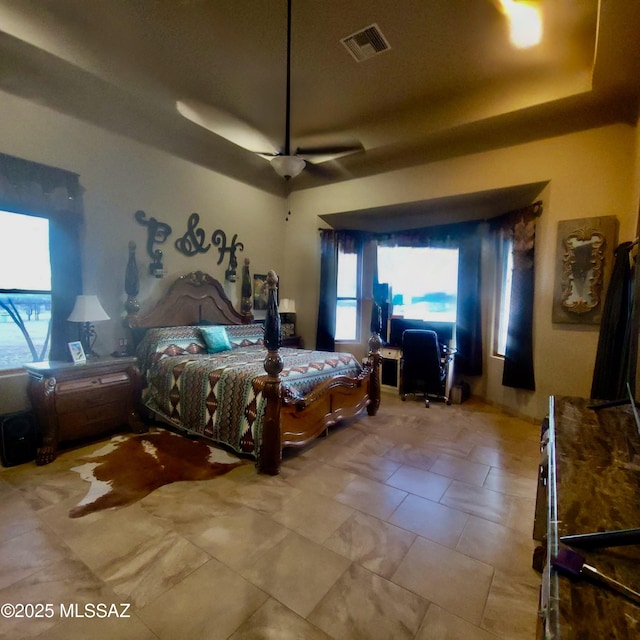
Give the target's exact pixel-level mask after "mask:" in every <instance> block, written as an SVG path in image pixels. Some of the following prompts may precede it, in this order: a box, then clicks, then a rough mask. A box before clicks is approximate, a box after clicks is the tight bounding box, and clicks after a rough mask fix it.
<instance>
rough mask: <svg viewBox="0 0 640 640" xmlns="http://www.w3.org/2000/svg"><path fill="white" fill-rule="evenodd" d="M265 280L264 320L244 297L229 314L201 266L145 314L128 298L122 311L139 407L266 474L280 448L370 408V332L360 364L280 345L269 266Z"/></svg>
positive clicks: (373, 356) (374, 390) (373, 370)
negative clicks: (138, 378) (132, 346)
mask: <svg viewBox="0 0 640 640" xmlns="http://www.w3.org/2000/svg"><path fill="white" fill-rule="evenodd" d="M243 278H248V269H246V270H245V273H244V274H243ZM243 284H247V283H243ZM267 286H268V302H267V310H266V318H265V321H264V326H263V325H262V324H257V323H253V322H252V320H253V316H252V312H251V305H250V301H248V300H247V299H246V296H244V295H243V299H242V304H241V309H242V311H241V312H238V311H236V310H235V309H234V307H233V305H232V304H231V302H230V300H229V299H228V297H227V295H226V293H225V291H224V288H223V287H222V285H221V284H220V283H219V282H218V281H217V280H216V279H215V278H213V277H211V276H210V275H208V274H206V273H203V272H201V271H195V272H192V273H189V274H186V275H184V276H181V277H179V278H178V279H177V280H176V281H175V282H174V283H173V284H172V285H171V286H170V287H169V289H168V290H167V293H166V294H165V296H164V297H163V298H162V299H161V300H160V301H159V302H158V303H157V304H156V305H155V306H154V307H153V309H151V310H150V311H149V312H148V313H145V314H140V312H139V305H138V304H137V300H132V299H131V296H130V297H129V299H128V300H127V303H126V304H125V308H126V310H127V323H128V325H129V327H130V328H131V330H132V332H133V335H134V342H135V343H136V345H137V346H136V355H137V356H138V363H139V367H140V371H141V374H142V378H143V381H144V389H143V391H142V405H143V409H144V412H145V413H146V414H148V415H149V414H151V415H152V416H153V417H155V418H156V419H158V420H160V421H163V422H165V423H167V424H170V425H172V426H173V427H176V428H178V429H181V430H184V431H187V432H189V433H193V434H197V435H199V436H202V437H205V438H208V439H210V440H213V441H215V442H217V443H219V444H221V445H224V446H225V447H228V448H231V449H232V450H233V451H235V452H237V453H238V454H241V455H248V456H252V457H253V458H255V460H256V466H257V468H258V470H259V471H260V472H263V473H267V474H272V475H275V474H277V473H278V472H279V468H280V464H281V461H282V451H283V449H284V448H286V447H304V446H306V445H308V444H309V443H310V442H311V441H312V440H314V439H315V438H317V437H318V436H319V435H321V434H322V433H324V432H325V431H326V430H327V429H328V428H329V427H331V426H332V425H335V424H336V423H338V422H340V421H342V420H345V419H347V418H351V417H354V416H356V415H358V414H360V413H362V412H364V411H365V410H366V411H367V413H368V414H369V415H370V416H373V415H375V414H376V413H377V411H378V408H379V405H380V377H379V371H380V366H379V365H380V339H379V337H378V335H377V334H373V335H372V336H371V339H370V340H369V354H368V355H367V357H366V358H365V359H364V361H363V362H358V361H357V360H356V358H355V357H354V356H353V355H351V354H348V353H330V352H323V351H314V350H303V349H290V348H280V343H281V337H280V329H281V327H280V316H279V313H278V308H277V303H276V300H277V276H276V274H275V273H274V272H269V274H268V276H267ZM246 290H247V288H246V287H245V286H243V291H246ZM249 291H250V287H249Z"/></svg>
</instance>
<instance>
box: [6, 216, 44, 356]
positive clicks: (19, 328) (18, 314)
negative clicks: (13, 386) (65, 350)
mask: <svg viewBox="0 0 640 640" xmlns="http://www.w3.org/2000/svg"><path fill="white" fill-rule="evenodd" d="M50 323H51V264H50V261H49V221H48V220H47V219H46V218H40V217H36V216H28V215H23V214H19V213H12V212H8V211H0V369H15V368H19V367H21V366H22V365H23V364H24V363H26V362H34V361H38V360H46V359H47V356H48V353H49V336H50Z"/></svg>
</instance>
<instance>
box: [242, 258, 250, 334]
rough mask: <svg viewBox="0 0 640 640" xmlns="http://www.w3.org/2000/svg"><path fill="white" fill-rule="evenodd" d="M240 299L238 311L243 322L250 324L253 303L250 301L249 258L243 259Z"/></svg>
mask: <svg viewBox="0 0 640 640" xmlns="http://www.w3.org/2000/svg"><path fill="white" fill-rule="evenodd" d="M240 292H241V296H242V300H241V302H240V313H241V314H242V317H243V322H244V323H245V324H251V323H252V322H253V313H251V309H252V308H253V304H252V302H251V298H252V295H251V276H250V275H249V258H245V259H244V266H243V267H242V288H241V290H240Z"/></svg>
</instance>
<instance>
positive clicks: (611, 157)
mask: <svg viewBox="0 0 640 640" xmlns="http://www.w3.org/2000/svg"><path fill="white" fill-rule="evenodd" d="M0 100H1V103H0V104H2V107H1V114H2V117H1V118H0V140H2V144H1V148H0V151H2V152H4V153H8V154H11V155H16V156H20V157H23V158H27V159H30V160H34V161H37V162H43V163H46V164H51V165H55V166H59V167H62V168H65V169H68V170H71V171H75V172H77V173H79V174H80V179H81V183H82V185H83V186H84V188H85V189H86V193H85V196H84V201H85V211H86V229H85V245H84V255H83V272H84V273H83V275H84V283H85V292H87V293H97V294H98V296H99V297H100V299H101V301H102V302H103V305H104V307H105V309H106V310H107V313H109V315H110V316H111V317H112V318H113V320H111V321H110V322H107V323H101V324H100V325H99V326H98V331H99V335H100V342H99V344H98V345H97V350H98V351H99V352H101V353H107V352H110V351H111V350H113V349H114V348H115V346H116V345H117V341H118V338H119V337H121V336H122V335H124V330H123V328H122V326H121V323H120V315H121V310H122V302H123V300H124V294H123V291H122V290H123V282H124V270H125V265H126V260H127V243H128V241H129V240H134V241H136V243H137V244H138V251H137V258H138V265H139V269H140V273H141V280H142V282H141V292H140V296H139V298H140V301H141V302H142V304H143V307H144V306H145V303H146V304H147V305H148V304H149V303H150V302H152V301H153V300H155V299H157V297H158V296H159V295H160V293H161V291H162V290H164V288H165V287H166V286H167V285H168V284H169V282H170V281H171V280H172V278H173V277H175V276H176V275H179V274H181V273H186V272H188V271H191V270H194V269H202V270H204V271H207V272H209V273H211V274H212V275H214V276H215V277H218V278H219V279H220V280H222V279H223V277H224V269H225V268H226V261H225V262H224V263H223V264H222V265H220V266H217V265H216V262H217V254H214V253H213V249H212V250H211V251H210V252H209V253H208V254H205V255H204V256H200V257H194V258H187V257H185V256H182V255H181V254H179V253H178V252H177V251H176V250H175V248H173V246H172V242H169V243H168V244H166V245H165V246H164V247H163V249H164V254H165V266H166V268H167V270H168V276H167V278H165V279H163V280H154V279H152V278H151V277H150V276H148V274H147V271H146V269H147V265H148V262H149V260H148V258H147V256H146V255H145V250H144V245H145V240H146V234H145V229H144V228H143V227H141V226H140V225H138V224H137V223H136V222H135V221H134V219H133V213H134V212H135V211H136V210H138V209H143V210H144V211H146V212H147V214H148V216H154V217H156V218H157V219H158V220H161V221H165V222H168V223H169V224H171V225H172V227H173V230H174V233H173V235H172V238H171V241H172V240H174V239H175V238H176V237H177V236H178V235H182V233H183V231H184V230H185V229H186V220H187V218H188V216H189V215H190V214H191V213H192V212H194V211H196V212H198V213H199V214H200V216H201V226H202V227H203V228H204V229H205V230H206V231H207V234H211V233H212V232H213V231H214V230H215V229H218V228H221V229H223V230H224V231H225V233H226V234H227V236H229V237H231V236H233V234H234V233H237V234H238V239H239V240H240V241H241V242H243V243H244V247H245V249H244V252H242V253H239V254H238V257H239V259H240V260H239V261H240V262H241V261H242V259H243V258H244V257H249V258H250V259H251V266H252V271H253V272H258V273H264V272H266V271H267V270H268V269H271V268H274V269H275V270H276V271H278V273H279V274H280V275H281V278H282V291H281V293H282V296H283V297H288V298H294V299H295V300H296V306H297V312H298V324H299V329H300V333H301V334H302V336H303V338H304V339H305V343H306V345H307V346H309V347H313V346H314V343H315V328H316V318H317V308H318V285H319V241H318V231H317V230H318V228H319V227H322V226H325V225H324V224H321V222H322V221H321V220H320V219H319V218H318V216H319V215H321V214H326V213H336V212H340V211H349V210H356V209H358V210H359V209H363V208H366V207H378V206H382V205H385V204H391V203H397V202H411V201H416V200H424V199H430V198H440V197H444V196H449V195H456V194H465V193H472V192H476V191H484V190H486V189H493V188H502V187H509V186H514V185H518V184H525V183H531V182H538V181H549V185H548V186H547V188H546V189H545V191H544V192H543V194H542V197H543V199H544V205H545V210H544V213H543V215H542V217H541V219H540V221H539V224H538V227H537V237H536V283H535V287H536V292H535V319H534V358H535V368H536V379H537V391H536V392H535V393H531V392H523V391H516V390H513V389H508V388H505V387H502V385H501V374H502V366H501V361H500V360H498V359H495V358H492V357H491V356H490V330H489V325H490V321H491V314H490V309H491V305H492V302H493V301H492V291H493V270H492V267H491V264H490V260H486V261H485V269H484V271H483V291H484V293H483V298H484V317H483V322H484V326H485V342H486V344H485V358H486V367H485V371H486V374H485V376H484V377H483V378H482V380H476V381H473V385H474V391H475V392H476V393H478V394H479V395H482V396H484V397H486V399H487V400H489V401H490V402H494V403H496V404H499V405H501V406H504V407H506V408H508V409H510V410H511V411H514V412H517V413H519V414H522V415H527V416H530V417H532V418H539V417H542V416H543V415H544V414H545V413H546V410H547V405H548V396H549V395H550V394H568V395H582V396H584V395H588V394H589V390H590V386H591V376H592V371H593V363H594V359H595V351H596V346H597V330H594V329H593V328H591V327H588V328H580V327H576V326H574V325H553V324H552V323H551V304H552V296H553V282H554V280H553V279H554V262H555V255H554V254H555V243H556V229H557V222H558V221H559V220H565V219H571V218H584V217H590V216H602V215H616V216H618V218H619V220H620V240H626V239H630V238H632V237H634V236H635V233H636V212H637V206H638V191H639V188H638V184H639V177H638V164H639V162H640V161H639V152H638V147H639V146H640V135H639V134H638V131H637V128H635V127H630V126H626V125H616V126H610V127H604V128H601V129H594V130H589V131H585V132H581V133H575V134H571V135H566V136H561V137H557V138H551V139H548V140H543V141H539V142H533V143H529V144H524V145H519V146H516V147H511V148H506V149H499V150H495V151H490V152H485V153H480V154H475V155H471V156H466V157H462V158H456V159H450V160H446V161H443V162H438V163H433V164H430V165H424V166H421V167H415V168H411V169H406V170H402V171H397V172H392V173H388V174H385V175H381V176H372V177H370V178H364V179H359V180H354V181H349V182H344V183H339V184H335V185H330V186H326V187H319V188H316V189H309V190H306V191H302V192H295V193H293V194H292V196H291V197H290V200H289V202H288V203H286V202H285V201H283V200H282V199H280V198H277V197H275V196H271V195H268V194H265V193H263V192H261V191H258V190H256V189H253V188H252V187H249V186H247V185H244V184H242V183H239V182H237V181H234V180H231V179H228V178H226V177H224V176H221V175H218V174H215V173H212V172H210V171H207V170H205V169H203V168H201V167H198V166H196V165H193V164H190V163H187V162H185V161H182V160H180V159H177V158H174V157H171V156H169V155H167V154H165V153H162V152H160V151H157V150H154V149H151V148H149V147H145V146H144V145H140V144H137V143H135V142H131V141H128V140H126V139H124V138H121V137H119V136H114V135H112V134H109V133H107V132H104V131H102V130H100V129H98V128H96V127H92V126H89V125H87V124H85V123H81V122H78V121H76V120H74V119H71V118H68V117H66V116H62V115H59V114H56V113H54V112H51V111H49V110H47V109H44V108H41V107H39V106H36V105H32V104H30V103H29V102H26V101H24V100H21V99H18V98H16V97H13V96H11V95H8V94H1V95H0ZM287 210H290V211H291V215H290V217H289V220H288V221H285V215H286V212H287ZM497 213H500V212H497ZM181 230H182V231H181ZM486 254H487V252H485V255H486ZM489 255H490V253H489ZM229 293H230V294H231V296H232V297H233V298H234V299H236V300H237V299H238V297H239V283H237V284H236V285H232V286H231V287H230V290H229ZM364 324H365V326H366V322H365V323H364ZM363 350H364V345H361V346H360V347H359V351H360V352H362V351H363ZM354 351H358V349H354ZM24 388H25V379H24V376H20V377H18V378H15V377H10V378H7V377H6V376H5V377H4V378H3V377H0V413H5V412H7V411H12V410H16V409H18V408H22V407H23V406H25V402H26V397H25V394H24Z"/></svg>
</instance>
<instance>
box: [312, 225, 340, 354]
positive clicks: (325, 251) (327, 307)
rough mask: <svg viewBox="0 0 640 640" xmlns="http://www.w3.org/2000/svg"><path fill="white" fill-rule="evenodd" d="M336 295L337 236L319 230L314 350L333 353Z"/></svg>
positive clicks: (328, 230) (334, 232)
mask: <svg viewBox="0 0 640 640" xmlns="http://www.w3.org/2000/svg"><path fill="white" fill-rule="evenodd" d="M337 295H338V236H337V233H336V231H334V230H333V229H321V230H320V301H319V304H318V326H317V329H316V349H319V350H320V351H335V346H336V341H335V337H334V336H335V334H336V298H337Z"/></svg>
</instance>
